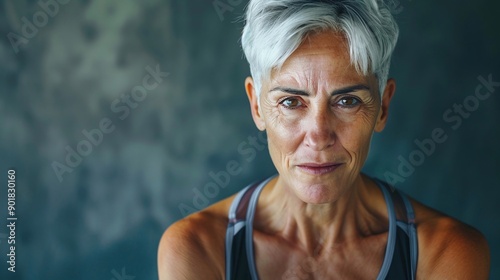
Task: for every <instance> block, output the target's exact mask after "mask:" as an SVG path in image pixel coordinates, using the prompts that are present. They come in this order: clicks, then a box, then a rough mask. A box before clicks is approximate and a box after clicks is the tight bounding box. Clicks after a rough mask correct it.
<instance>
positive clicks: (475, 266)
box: [417, 218, 490, 279]
mask: <svg viewBox="0 0 500 280" xmlns="http://www.w3.org/2000/svg"><path fill="white" fill-rule="evenodd" d="M430 227H431V228H430V229H424V230H423V236H422V238H420V237H419V242H420V241H422V244H421V245H420V246H419V251H421V253H422V255H421V258H419V269H417V277H418V278H420V279H488V276H489V270H490V254H489V248H488V243H487V241H486V239H485V238H484V236H483V235H482V234H481V233H480V232H479V231H477V230H475V229H474V228H472V227H470V226H467V225H465V224H462V223H460V222H458V221H455V220H453V219H451V218H442V219H440V222H439V223H437V224H433V225H431V226H430ZM419 234H420V233H419ZM420 239H422V240H420ZM420 262H421V263H420ZM419 274H420V275H419Z"/></svg>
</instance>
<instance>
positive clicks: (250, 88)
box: [245, 77, 266, 131]
mask: <svg viewBox="0 0 500 280" xmlns="http://www.w3.org/2000/svg"><path fill="white" fill-rule="evenodd" d="M245 90H246V92H247V96H248V101H249V102H250V111H251V112H252V118H253V121H254V123H255V125H256V126H257V128H258V129H259V130H260V131H264V130H265V129H266V125H265V122H264V119H263V118H262V115H261V111H260V108H259V97H258V96H257V92H256V90H255V86H254V83H253V79H252V77H247V78H246V79H245Z"/></svg>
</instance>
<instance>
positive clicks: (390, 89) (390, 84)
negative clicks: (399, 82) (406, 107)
mask: <svg viewBox="0 0 500 280" xmlns="http://www.w3.org/2000/svg"><path fill="white" fill-rule="evenodd" d="M395 92H396V81H395V80H394V79H388V80H387V84H386V85H385V89H384V95H383V96H382V100H381V103H382V104H381V106H380V112H379V114H378V117H377V123H376V124H375V131H376V132H381V131H382V130H384V128H385V124H386V123H387V118H388V116H389V105H390V103H391V99H392V97H393V96H394V93H395Z"/></svg>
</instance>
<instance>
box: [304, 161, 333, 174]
mask: <svg viewBox="0 0 500 280" xmlns="http://www.w3.org/2000/svg"><path fill="white" fill-rule="evenodd" d="M341 165H342V164H341V163H332V162H330V163H315V162H311V163H302V164H298V165H297V167H298V168H299V169H300V170H301V171H303V172H305V173H309V174H312V175H323V174H327V173H330V172H333V171H334V170H335V169H337V168H338V167H339V166H341Z"/></svg>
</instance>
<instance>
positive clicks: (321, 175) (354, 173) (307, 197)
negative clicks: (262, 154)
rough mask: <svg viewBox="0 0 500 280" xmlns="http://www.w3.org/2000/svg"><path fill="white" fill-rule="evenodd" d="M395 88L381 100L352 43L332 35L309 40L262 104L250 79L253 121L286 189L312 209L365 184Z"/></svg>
mask: <svg viewBox="0 0 500 280" xmlns="http://www.w3.org/2000/svg"><path fill="white" fill-rule="evenodd" d="M394 88H395V86H394V84H393V81H392V80H390V82H389V83H388V86H387V89H386V93H389V94H387V96H384V98H383V100H381V99H380V94H379V91H378V83H377V79H376V77H375V76H374V75H369V76H362V75H360V74H359V73H358V72H357V71H356V69H355V68H354V66H353V65H351V62H350V57H349V50H348V48H347V42H346V40H345V39H344V37H343V36H341V35H339V34H336V33H332V32H322V33H316V34H312V35H310V36H308V38H307V39H306V40H305V41H304V42H303V43H302V45H301V46H300V47H299V48H298V49H297V50H296V51H295V52H294V53H293V54H292V55H291V56H290V57H289V58H288V59H287V60H286V62H285V63H284V65H283V67H282V68H281V70H280V71H273V72H272V74H271V78H270V80H269V81H267V82H263V85H262V89H261V96H260V102H259V101H258V100H257V98H256V96H255V92H254V90H253V82H252V80H251V79H250V78H249V79H247V82H246V89H247V93H248V96H249V98H250V103H251V107H252V114H253V117H254V120H255V122H256V124H257V126H258V127H259V129H265V130H266V132H267V136H268V146H269V152H270V155H271V158H272V161H273V163H274V165H275V166H276V168H277V170H278V172H279V174H280V180H279V182H281V183H283V184H285V185H286V186H287V187H288V189H289V190H291V191H293V192H294V193H295V194H296V195H297V196H298V197H299V198H300V199H301V200H303V201H304V202H307V203H327V202H332V201H335V200H336V199H337V198H338V197H339V196H340V195H341V194H342V193H344V192H345V191H346V190H347V189H348V188H349V187H350V186H352V184H353V183H354V182H355V180H356V179H357V178H358V177H359V173H360V170H361V168H362V166H363V164H364V162H365V159H366V157H367V155H368V150H369V146H370V140H371V136H372V133H373V131H374V130H376V131H380V130H382V129H383V127H384V125H385V121H386V117H387V107H388V104H389V101H390V98H391V97H392V93H393V91H394ZM259 103H260V104H259ZM381 105H382V106H381Z"/></svg>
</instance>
